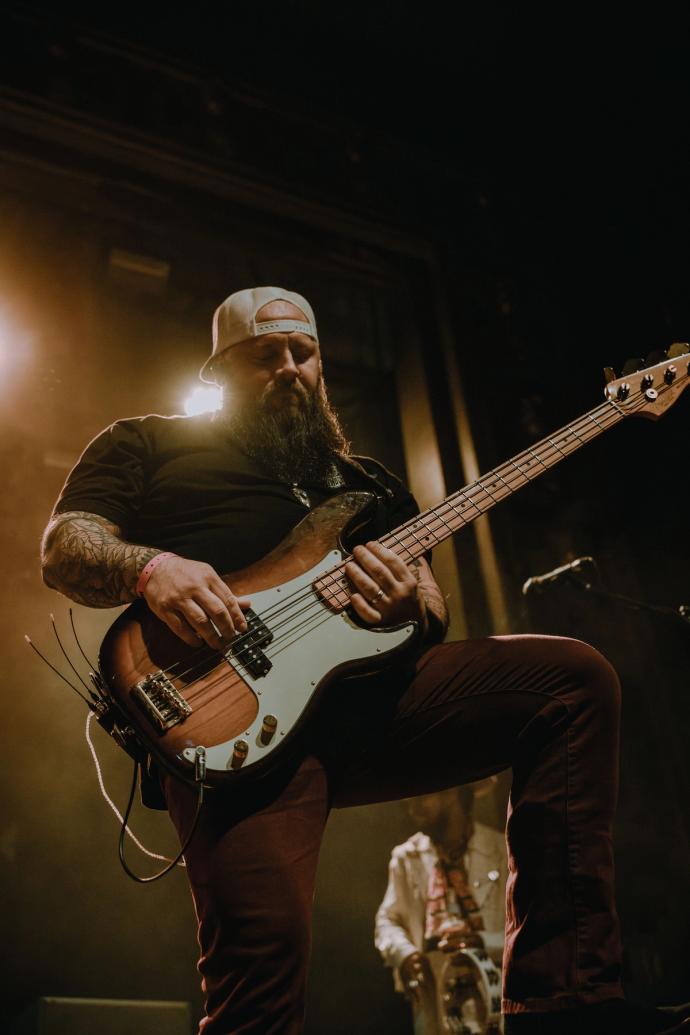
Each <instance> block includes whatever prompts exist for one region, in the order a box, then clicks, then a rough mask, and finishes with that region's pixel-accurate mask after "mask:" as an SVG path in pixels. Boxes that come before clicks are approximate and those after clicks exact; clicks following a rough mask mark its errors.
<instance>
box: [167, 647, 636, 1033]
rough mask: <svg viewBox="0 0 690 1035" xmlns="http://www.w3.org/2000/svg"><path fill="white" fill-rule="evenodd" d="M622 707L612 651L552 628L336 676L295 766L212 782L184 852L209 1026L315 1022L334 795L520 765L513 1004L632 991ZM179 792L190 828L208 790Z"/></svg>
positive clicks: (508, 1004) (436, 784) (514, 822)
mask: <svg viewBox="0 0 690 1035" xmlns="http://www.w3.org/2000/svg"><path fill="white" fill-rule="evenodd" d="M619 706H620V692H619V684H618V679H617V677H616V674H615V672H614V670H613V669H612V668H611V666H610V665H609V663H608V662H607V661H606V660H605V659H604V658H603V657H602V655H601V654H599V653H598V652H597V651H595V650H594V649H593V648H591V647H589V646H588V645H587V644H585V643H581V642H580V641H578V640H570V639H563V638H560V637H548V636H497V637H490V638H487V639H480V640H468V641H463V642H459V643H447V644H442V645H440V646H436V647H432V648H431V649H430V650H428V651H426V652H425V653H424V654H422V655H421V657H420V658H419V660H418V661H417V663H416V666H414V667H412V668H410V669H409V670H407V671H405V672H400V671H399V672H396V673H394V674H389V675H388V676H385V677H382V676H378V677H376V678H375V679H368V680H346V681H343V682H341V683H340V684H339V685H338V686H334V687H331V689H330V690H329V691H327V694H326V696H325V699H324V703H323V707H322V708H321V709H320V712H319V714H318V716H317V717H316V720H315V721H314V722H313V723H312V724H311V726H310V729H309V733H308V735H307V736H306V738H305V740H304V742H303V744H302V747H301V752H300V754H299V757H297V758H296V759H295V761H294V763H293V764H292V765H291V767H290V768H289V770H288V771H283V772H281V773H280V774H279V775H276V776H271V777H267V778H266V779H265V780H263V781H259V782H257V783H256V784H255V785H252V788H251V790H250V791H248V790H243V791H242V792H241V793H235V792H232V793H229V794H227V793H225V792H223V793H218V792H216V794H215V796H213V795H212V796H211V799H210V801H209V802H208V804H206V805H205V806H204V810H203V815H202V819H201V821H200V824H199V828H198V831H197V833H196V834H195V837H194V840H193V842H192V844H191V845H190V847H189V850H188V851H187V854H186V859H187V866H188V875H189V880H190V883H191V888H192V894H193V897H194V903H195V907H196V912H197V916H198V920H199V943H200V946H201V959H200V962H199V969H200V972H201V975H202V979H203V987H204V990H205V994H206V1010H207V1016H206V1017H205V1018H204V1020H203V1021H202V1022H201V1031H202V1032H203V1035H231V1033H232V1035H235V1033H242V1035H249V1033H255V1035H279V1033H280V1035H297V1033H298V1032H300V1031H301V1030H302V1022H303V1014H304V994H305V984H306V975H307V968H308V963H309V950H310V939H311V912H312V901H313V891H314V880H315V875H316V863H317V857H318V852H319V845H320V842H321V836H322V833H323V829H324V825H325V823H326V819H327V816H328V811H329V808H330V807H331V806H335V807H342V806H346V805H360V804H365V803H370V802H380V801H387V800H392V799H396V798H402V797H410V796H412V795H414V794H422V793H427V792H430V791H433V790H440V789H442V788H445V787H449V786H452V785H455V784H460V783H466V782H469V781H472V780H477V779H479V778H481V777H484V776H487V775H489V774H490V773H495V772H498V771H500V770H503V769H506V768H507V767H509V766H512V769H513V786H512V791H511V798H510V806H509V812H508V823H507V841H508V859H509V876H508V888H507V920H506V943H505V954H504V961H503V962H504V966H503V1009H504V1011H505V1012H506V1013H518V1012H523V1011H546V1010H557V1009H562V1008H567V1007H572V1006H575V1005H578V1004H582V1003H588V1002H596V1001H598V1000H602V999H609V998H614V997H617V996H621V995H622V991H621V986H620V955H621V950H620V940H619V933H618V921H617V918H616V911H615V904H614V889H613V848H612V838H611V827H612V819H613V813H614V808H615V802H616V793H617V769H618V761H617V759H618V723H619ZM365 716H366V721H364V717H365ZM166 795H167V800H168V807H169V810H170V814H171V816H172V819H173V821H174V823H175V825H176V827H177V830H178V833H179V834H180V836H184V835H185V833H186V831H187V830H188V829H189V826H190V823H191V819H192V815H193V812H194V804H195V792H194V791H193V790H190V789H189V788H187V787H186V786H184V785H182V784H181V783H179V782H178V781H176V780H174V779H172V778H170V777H168V778H166Z"/></svg>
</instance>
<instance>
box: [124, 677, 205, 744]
mask: <svg viewBox="0 0 690 1035" xmlns="http://www.w3.org/2000/svg"><path fill="white" fill-rule="evenodd" d="M132 697H133V698H134V700H135V701H136V702H137V704H138V705H139V707H140V708H141V709H142V711H143V712H144V713H145V715H146V717H147V719H148V720H149V721H150V722H151V723H152V724H153V726H155V728H156V730H157V731H158V732H159V733H165V731H166V730H169V729H170V728H171V727H172V726H177V725H178V723H180V722H182V721H183V720H184V719H186V718H187V716H188V715H191V714H192V707H191V705H190V704H188V703H187V701H185V699H184V697H183V696H182V694H181V693H180V692H179V690H177V688H176V687H175V686H174V685H173V683H172V681H171V680H170V679H169V677H168V676H167V675H166V674H165V672H162V671H159V672H152V673H150V675H148V676H146V677H145V678H144V679H142V680H141V682H140V683H137V684H136V686H134V687H133V688H132Z"/></svg>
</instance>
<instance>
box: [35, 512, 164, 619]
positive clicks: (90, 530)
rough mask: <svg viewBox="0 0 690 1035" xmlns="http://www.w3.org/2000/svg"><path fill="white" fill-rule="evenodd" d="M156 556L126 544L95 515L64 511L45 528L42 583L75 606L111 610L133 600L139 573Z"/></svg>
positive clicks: (108, 523)
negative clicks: (110, 608) (80, 605)
mask: <svg viewBox="0 0 690 1035" xmlns="http://www.w3.org/2000/svg"><path fill="white" fill-rule="evenodd" d="M160 552H161V551H160V550H156V549H154V548H153V547H151V546H137V545H135V544H134V543H128V542H126V541H125V540H124V539H123V538H122V533H121V530H120V529H119V528H118V526H117V525H114V524H113V523H112V522H111V521H108V520H107V519H106V518H104V517H101V516H100V514H90V513H88V511H83V510H70V511H67V512H65V513H64V514H55V515H54V516H53V517H52V518H51V519H50V522H49V523H48V527H47V528H46V531H45V535H44V536H43V543H42V544H41V556H42V563H43V581H44V582H45V583H46V585H48V586H50V587H51V588H52V589H57V590H59V591H60V592H61V593H64V594H65V596H67V597H69V598H70V599H71V600H75V601H76V602H77V603H78V604H86V605H87V606H88V607H117V605H118V604H128V603H130V601H132V600H135V599H136V592H135V587H136V584H137V579H138V578H139V573H140V572H141V570H142V568H143V567H145V565H146V564H148V562H149V561H150V560H151V558H152V557H155V556H156V554H157V553H160Z"/></svg>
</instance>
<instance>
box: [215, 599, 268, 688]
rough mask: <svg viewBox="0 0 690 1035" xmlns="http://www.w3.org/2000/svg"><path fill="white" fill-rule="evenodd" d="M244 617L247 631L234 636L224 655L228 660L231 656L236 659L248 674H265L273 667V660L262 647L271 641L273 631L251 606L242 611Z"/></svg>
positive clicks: (256, 675) (256, 676)
mask: <svg viewBox="0 0 690 1035" xmlns="http://www.w3.org/2000/svg"><path fill="white" fill-rule="evenodd" d="M244 617H245V618H246V619H247V626H248V628H247V631H246V633H242V634H241V635H240V636H237V637H236V638H235V640H234V642H233V643H231V645H230V647H229V648H228V650H227V652H226V654H225V657H226V659H227V660H228V661H230V659H231V658H234V659H235V660H236V661H238V662H239V663H240V664H241V665H242V667H243V668H244V669H245V671H247V672H248V673H249V675H250V676H254V677H255V678H258V677H260V676H265V675H266V673H267V672H270V670H271V669H272V668H273V662H272V661H269V659H268V658H267V657H266V655H265V654H264V652H263V650H262V647H265V646H267V645H268V644H269V643H271V641H272V640H273V633H272V632H271V630H270V629H269V628H268V626H267V625H266V624H265V623H264V622H262V621H261V619H260V618H259V616H258V615H257V613H256V612H255V611H252V609H251V608H249V610H248V611H245V612H244Z"/></svg>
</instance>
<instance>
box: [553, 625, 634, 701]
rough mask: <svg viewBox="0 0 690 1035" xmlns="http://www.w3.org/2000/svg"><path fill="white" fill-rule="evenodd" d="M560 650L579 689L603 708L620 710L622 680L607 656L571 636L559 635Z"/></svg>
mask: <svg viewBox="0 0 690 1035" xmlns="http://www.w3.org/2000/svg"><path fill="white" fill-rule="evenodd" d="M559 653H560V654H561V657H562V664H564V665H565V666H566V667H567V668H568V670H569V673H570V678H571V680H572V681H573V684H574V685H575V686H576V687H577V689H578V690H579V692H580V693H581V694H582V695H583V696H584V697H586V698H588V699H592V700H593V701H594V702H595V703H596V704H597V705H598V706H599V707H600V708H603V709H605V710H612V711H614V712H616V713H618V711H619V709H620V699H621V684H620V680H619V678H618V673H617V672H616V670H615V668H614V667H613V665H612V664H611V662H610V661H609V660H608V658H606V657H605V656H604V655H603V654H602V653H601V651H599V650H597V649H596V647H593V646H592V645H591V644H589V643H585V641H584V640H576V639H571V638H569V637H563V638H559Z"/></svg>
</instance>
